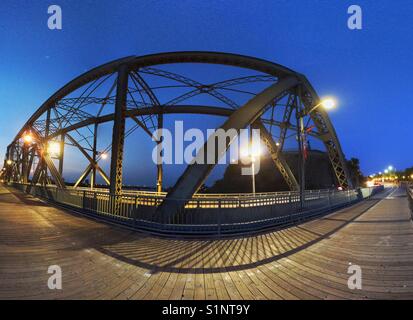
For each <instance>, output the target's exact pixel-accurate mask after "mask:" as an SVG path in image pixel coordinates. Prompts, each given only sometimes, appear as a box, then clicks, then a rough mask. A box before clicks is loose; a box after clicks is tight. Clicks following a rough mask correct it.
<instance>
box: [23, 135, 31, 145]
mask: <svg viewBox="0 0 413 320" xmlns="http://www.w3.org/2000/svg"><path fill="white" fill-rule="evenodd" d="M23 140H24V142H25V143H27V144H29V143H32V142H33V136H32V135H31V134H30V133H28V134H25V135H24V136H23Z"/></svg>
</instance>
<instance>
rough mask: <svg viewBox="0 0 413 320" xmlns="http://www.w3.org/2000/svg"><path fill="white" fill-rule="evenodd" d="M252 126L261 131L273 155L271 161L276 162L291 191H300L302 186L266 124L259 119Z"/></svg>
mask: <svg viewBox="0 0 413 320" xmlns="http://www.w3.org/2000/svg"><path fill="white" fill-rule="evenodd" d="M252 126H253V127H254V128H255V129H259V130H260V135H261V140H262V141H263V142H264V143H265V145H266V146H267V149H268V151H269V153H270V155H271V159H272V160H273V161H274V164H275V166H276V167H277V169H278V170H279V171H280V173H281V175H282V176H283V178H284V180H285V182H286V183H287V185H288V187H289V188H290V190H291V191H298V190H299V189H300V186H299V184H298V182H297V180H296V179H295V177H294V175H293V173H292V171H291V169H290V167H289V166H288V164H287V162H286V161H285V159H284V157H283V155H282V153H281V149H280V148H279V147H278V146H277V145H276V143H275V141H274V139H273V138H272V136H271V134H270V133H269V132H268V130H267V128H266V127H265V126H264V124H263V123H262V122H261V121H260V120H259V119H257V120H256V121H254V123H253V124H252Z"/></svg>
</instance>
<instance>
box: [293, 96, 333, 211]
mask: <svg viewBox="0 0 413 320" xmlns="http://www.w3.org/2000/svg"><path fill="white" fill-rule="evenodd" d="M321 106H322V107H323V108H324V109H326V110H330V109H333V108H334V107H335V106H336V102H335V100H334V99H331V98H326V99H323V100H321V101H320V102H319V103H318V104H317V105H315V106H314V107H312V108H311V109H310V110H309V111H305V109H303V110H300V111H299V112H297V122H298V129H299V135H298V145H299V153H300V175H299V178H300V202H301V208H303V206H304V192H305V157H304V147H305V146H304V143H305V126H304V117H305V116H308V115H309V114H311V113H312V112H313V111H315V110H316V109H318V108H319V107H321Z"/></svg>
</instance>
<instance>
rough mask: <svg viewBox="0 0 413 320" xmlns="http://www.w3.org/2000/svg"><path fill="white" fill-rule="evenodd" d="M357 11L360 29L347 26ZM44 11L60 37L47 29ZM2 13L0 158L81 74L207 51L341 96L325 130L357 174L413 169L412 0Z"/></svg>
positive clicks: (144, 4) (90, 5) (110, 5)
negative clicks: (110, 64)
mask: <svg viewBox="0 0 413 320" xmlns="http://www.w3.org/2000/svg"><path fill="white" fill-rule="evenodd" d="M354 3H356V4H358V5H360V6H361V8H362V9H363V30H359V31H351V30H349V29H348V28H347V18H348V14H347V8H348V6H349V5H351V4H354ZM51 4H58V5H60V6H61V7H62V10H63V30H60V31H56V30H55V31H51V30H49V29H48V28H47V18H48V14H47V8H48V6H49V5H51ZM0 9H1V10H0V97H1V105H0V108H1V116H0V153H1V156H0V157H1V158H0V161H1V162H2V161H3V160H2V159H3V158H2V157H3V154H4V152H5V147H6V145H7V144H8V143H9V142H10V141H11V139H12V138H13V137H14V135H15V134H16V132H17V131H18V130H19V129H20V127H21V126H22V125H23V123H24V122H25V120H27V118H28V117H29V116H30V115H31V114H32V113H33V112H34V111H35V109H37V108H38V107H39V106H40V104H41V103H42V102H44V101H45V100H46V99H47V98H48V97H49V96H50V95H51V94H52V93H53V92H55V91H56V90H57V89H58V88H60V87H61V86H63V85H64V84H65V83H66V82H68V81H69V80H71V79H72V78H73V77H75V76H77V75H79V74H80V73H83V72H84V71H86V70H88V69H90V68H92V67H94V66H98V65H100V64H102V63H104V62H107V61H109V60H113V59H117V58H119V57H122V56H127V55H143V54H148V53H156V52H162V51H180V50H208V51H226V52H233V53H239V54H246V55H252V56H256V57H260V58H263V59H268V60H271V61H275V62H277V63H280V64H282V65H285V66H287V67H289V68H292V69H294V70H296V71H299V72H301V73H304V74H305V75H306V76H307V77H308V78H309V80H310V81H311V82H312V84H313V85H314V87H315V88H316V90H317V91H318V93H319V94H320V96H323V95H334V96H335V97H337V99H338V101H339V103H340V106H339V108H338V109H336V110H334V111H333V112H331V113H330V115H331V118H332V121H333V124H334V126H335V128H336V131H337V133H338V136H339V139H340V141H341V144H342V147H343V149H344V153H345V154H346V156H347V157H358V158H359V159H360V161H361V166H362V169H363V171H364V173H365V174H370V173H373V172H377V171H379V170H382V169H383V168H384V167H385V166H387V165H389V164H392V165H394V166H395V167H396V168H400V169H401V168H404V167H407V166H413V142H412V133H413V130H412V124H411V123H412V121H413V110H412V108H411V106H410V104H411V101H412V100H413V90H412V89H413V88H412V80H411V77H412V75H413V59H412V52H413V32H412V31H413V19H412V17H413V2H412V1H411V0H397V1H390V0H370V1H367V0H363V1H362V0H357V1H353V0H352V1H345V0H328V1H327V0H325V1H316V0H288V1H281V0H278V1H277V0H272V1H263V0H259V1H251V0H249V1H244V0H236V1H230V0H227V1H216V0H209V1H200V0H198V1H195V0H191V1H190V0H185V1H184V0H174V1H159V0H158V1H150V0H140V1H138V0H135V1H126V0H118V1H113V0H112V1H108V0H99V1H97V0H95V1H90V0H71V1H61V0H56V1H51V0H49V1H43V0H36V1H28V0H27V1H23V0H2V1H1V3H0ZM136 174H137V176H139V175H140V174H144V173H136Z"/></svg>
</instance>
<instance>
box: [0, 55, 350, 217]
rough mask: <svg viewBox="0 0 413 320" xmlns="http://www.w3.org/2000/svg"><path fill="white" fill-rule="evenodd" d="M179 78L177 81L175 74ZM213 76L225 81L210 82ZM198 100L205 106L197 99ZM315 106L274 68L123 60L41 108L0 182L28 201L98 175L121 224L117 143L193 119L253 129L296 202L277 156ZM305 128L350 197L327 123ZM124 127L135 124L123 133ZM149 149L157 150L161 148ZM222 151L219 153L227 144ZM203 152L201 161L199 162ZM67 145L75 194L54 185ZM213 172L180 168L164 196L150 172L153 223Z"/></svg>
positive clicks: (306, 91) (225, 58) (296, 78)
mask: <svg viewBox="0 0 413 320" xmlns="http://www.w3.org/2000/svg"><path fill="white" fill-rule="evenodd" d="M200 66H201V67H202V68H201V69H200V70H201V71H202V72H203V73H202V74H201V72H200V71H199V70H198V72H193V74H192V75H187V74H188V73H191V72H192V70H196V68H198V67H200ZM180 68H181V69H182V70H183V71H181V72H179V70H180ZM214 68H218V69H217V70H219V75H220V76H222V77H224V76H227V77H225V78H222V79H219V80H216V79H213V80H211V79H212V78H213V77H212V76H211V74H214V73H213V72H212V70H213V69H214ZM177 70H178V71H177ZM210 70H211V73H210ZM195 78H197V80H195ZM199 78H202V79H201V80H199ZM201 96H202V97H207V98H203V99H199V97H201ZM199 101H203V103H201V104H200V103H199ZM204 101H210V103H204ZM318 103H319V97H318V96H317V93H316V92H315V90H314V88H313V87H312V86H311V84H310V82H309V81H308V80H307V78H306V77H305V76H304V75H302V74H300V73H297V72H295V71H293V70H291V69H288V68H286V67H284V66H281V65H278V64H276V63H273V62H269V61H265V60H261V59H257V58H253V57H249V56H241V55H235V54H229V53H219V52H171V53H160V54H153V55H145V56H130V57H126V58H122V59H119V60H115V61H112V62H109V63H106V64H104V65H101V66H99V67H97V68H94V69H92V70H90V71H88V72H86V73H84V74H82V75H80V76H79V77H77V78H75V79H73V80H72V81H70V82H69V83H67V84H66V85H65V86H63V87H62V88H61V89H59V90H58V91H57V92H56V93H54V94H53V95H52V96H51V97H50V98H49V99H47V100H46V102H44V103H43V104H42V105H41V106H40V107H39V108H38V109H37V111H36V112H35V113H34V114H33V115H32V116H31V117H30V118H29V119H28V120H27V122H26V123H25V124H24V126H23V127H22V128H21V130H20V131H19V132H18V133H17V135H16V136H15V138H14V139H13V141H12V142H11V143H10V144H9V146H8V147H7V152H6V157H5V163H4V169H3V171H2V173H1V174H2V179H4V180H7V181H9V182H14V183H21V184H22V185H24V188H25V190H26V191H27V192H33V190H34V188H36V189H38V188H39V186H40V187H41V186H44V187H46V186H48V187H49V188H50V187H51V185H53V188H55V189H53V190H58V191H59V192H65V191H67V190H70V192H74V191H76V190H78V191H79V187H80V186H81V184H82V183H83V182H84V181H85V180H86V178H87V177H89V176H90V185H91V188H92V190H93V188H94V187H95V186H96V178H97V175H100V176H101V177H102V178H103V180H104V181H105V182H106V184H107V185H108V187H109V194H110V196H111V199H110V200H108V201H109V202H108V203H109V208H110V210H109V211H110V212H112V213H113V214H115V215H116V214H120V212H121V211H122V206H123V201H124V199H125V194H124V192H123V190H122V187H123V183H122V172H123V158H124V144H125V139H126V138H127V137H128V136H129V135H130V134H131V133H132V132H133V131H134V130H136V129H138V128H140V129H142V130H143V131H144V132H146V133H147V134H148V136H152V132H153V131H154V130H156V129H159V128H163V126H164V121H165V118H166V117H167V116H168V115H171V114H193V115H194V116H195V115H198V116H202V115H212V116H220V117H223V119H224V122H223V124H222V125H221V127H220V128H222V129H224V130H228V129H236V130H240V129H243V128H246V127H248V126H251V127H253V128H258V129H260V134H261V139H262V141H263V142H264V143H265V145H266V147H267V149H268V152H269V153H270V155H271V158H272V160H273V162H274V167H275V169H276V170H279V172H280V173H281V175H282V176H283V178H284V179H285V181H286V183H287V185H288V186H289V188H290V190H291V192H293V193H294V192H297V191H299V190H300V183H299V181H297V180H296V178H295V177H294V175H293V173H292V171H291V169H290V168H289V166H288V164H287V163H286V161H285V159H284V157H283V148H284V145H285V143H286V140H287V139H288V138H289V137H292V136H293V137H294V138H295V137H296V135H297V132H298V126H299V125H298V115H299V114H304V113H305V112H306V111H309V110H311V109H312V108H313V107H314V106H315V105H317V104H318ZM307 118H308V119H306V121H305V122H306V127H307V128H309V127H311V128H312V130H311V131H309V132H308V134H309V135H310V136H312V137H313V138H315V139H318V140H319V141H321V142H322V143H323V144H324V146H325V148H326V150H327V153H328V156H329V159H330V161H331V164H332V168H333V170H334V173H335V176H336V179H337V183H338V184H339V185H340V186H342V187H343V189H344V190H351V189H352V188H353V186H352V185H351V180H350V178H349V173H348V170H347V168H346V162H345V157H344V155H343V152H342V149H341V147H340V142H339V140H338V138H337V135H336V132H335V130H334V128H333V125H332V123H331V121H330V119H329V117H328V115H327V113H326V112H325V111H324V110H322V109H321V108H319V109H317V110H315V111H314V112H312V113H310V114H309V115H308V116H307ZM126 121H130V122H133V126H132V127H131V128H130V129H128V130H127V129H126ZM107 122H112V123H113V131H112V140H111V143H110V144H109V145H108V146H107V147H106V148H105V149H104V150H103V151H102V150H98V148H97V145H98V141H99V136H98V128H99V126H100V125H101V124H103V123H107ZM27 133H30V134H32V135H33V136H34V139H33V142H32V143H25V141H24V138H23V137H24V135H25V134H27ZM210 139H215V138H214V137H211V138H210ZM51 141H54V143H59V144H60V153H59V155H58V156H57V159H55V158H53V156H52V155H51V154H50V152H49V151H48V145H49V143H50V142H51ZM157 143H158V145H159V146H160V147H161V146H162V141H159V142H157ZM214 143H215V145H216V141H214ZM225 143H226V145H225V150H227V149H228V148H229V145H230V143H231V141H226V142H225ZM207 144H208V142H207V143H205V145H204V147H203V148H201V150H199V152H204V150H205V149H206V146H207ZM65 145H70V146H72V147H75V148H76V149H77V150H78V151H79V152H80V153H81V154H82V155H83V156H84V157H85V158H86V159H87V162H88V165H87V167H86V168H84V170H83V172H82V174H81V175H80V176H79V178H78V179H77V181H76V183H75V184H74V186H73V187H67V186H66V184H65V181H64V179H63V177H62V175H63V165H64V155H65V152H64V146H65ZM106 152H108V153H110V155H111V160H110V172H109V173H107V172H105V171H104V170H103V169H102V167H101V165H100V164H99V162H100V160H101V159H102V156H103V155H104V154H105V153H106ZM222 155H224V154H221V155H218V156H219V157H220V156H222ZM214 166H215V165H214V164H198V163H193V164H190V165H188V166H187V168H186V170H185V171H184V173H183V174H182V176H181V177H180V178H179V179H178V180H177V182H176V183H175V185H174V186H173V187H172V188H171V190H170V191H169V192H168V193H163V192H162V190H163V188H162V180H163V166H162V165H157V180H156V188H157V192H156V193H155V194H154V195H153V196H154V197H156V196H158V198H159V197H160V198H161V201H155V202H154V205H155V207H156V214H157V215H158V216H168V217H169V218H170V217H171V216H174V215H175V214H176V213H177V212H178V211H180V210H183V209H184V208H185V206H188V202H189V201H191V199H193V198H194V194H197V191H198V190H199V188H200V187H201V186H202V184H203V183H204V181H205V179H206V178H207V177H208V175H209V174H210V173H211V171H212V170H213V168H214ZM80 191H81V190H80ZM80 191H79V192H80ZM83 191H84V190H83ZM56 192H57V191H56ZM67 192H69V191H67ZM197 196H198V197H199V196H200V194H198V195H197ZM277 197H278V196H277Z"/></svg>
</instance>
